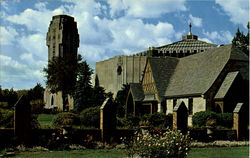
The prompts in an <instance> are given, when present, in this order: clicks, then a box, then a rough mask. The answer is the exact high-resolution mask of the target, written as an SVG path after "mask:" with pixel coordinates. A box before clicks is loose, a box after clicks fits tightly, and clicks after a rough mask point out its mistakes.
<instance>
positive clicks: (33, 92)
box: [28, 83, 44, 100]
mask: <svg viewBox="0 0 250 158" xmlns="http://www.w3.org/2000/svg"><path fill="white" fill-rule="evenodd" d="M43 92H44V88H43V87H42V85H41V84H40V83H37V84H36V86H35V87H34V88H32V89H30V90H29V91H28V97H29V98H30V100H38V99H40V100H43Z"/></svg>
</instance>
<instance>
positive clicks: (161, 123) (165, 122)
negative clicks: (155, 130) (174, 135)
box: [117, 113, 173, 128]
mask: <svg viewBox="0 0 250 158" xmlns="http://www.w3.org/2000/svg"><path fill="white" fill-rule="evenodd" d="M172 120H173V115H172V114H168V115H165V114H163V113H153V114H146V115H143V116H141V117H139V116H134V115H128V116H127V118H125V117H124V118H117V126H118V127H126V128H134V127H139V124H140V122H148V126H150V127H160V128H166V127H169V128H172Z"/></svg>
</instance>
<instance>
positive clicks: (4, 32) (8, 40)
mask: <svg viewBox="0 0 250 158" xmlns="http://www.w3.org/2000/svg"><path fill="white" fill-rule="evenodd" d="M16 36H18V33H17V32H16V30H15V29H14V28H12V27H10V26H8V27H3V26H0V43H1V45H11V44H13V42H14V41H15V38H16Z"/></svg>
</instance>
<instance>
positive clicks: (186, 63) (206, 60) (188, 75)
mask: <svg viewBox="0 0 250 158" xmlns="http://www.w3.org/2000/svg"><path fill="white" fill-rule="evenodd" d="M230 54H231V45H227V46H222V47H219V48H217V49H212V50H209V51H208V52H204V53H199V54H195V55H191V56H188V57H184V58H181V60H180V62H179V63H178V65H177V67H176V71H175V73H174V75H173V76H172V78H171V80H170V83H169V86H168V87H167V90H166V92H165V96H166V97H170V96H171V97H173V96H182V95H187V96H188V95H201V94H204V93H205V92H206V91H207V90H208V89H209V88H210V87H211V85H212V84H213V83H214V82H215V80H216V79H217V77H218V76H219V74H220V73H221V71H222V70H223V68H224V67H225V65H226V63H227V61H228V60H229V58H230Z"/></svg>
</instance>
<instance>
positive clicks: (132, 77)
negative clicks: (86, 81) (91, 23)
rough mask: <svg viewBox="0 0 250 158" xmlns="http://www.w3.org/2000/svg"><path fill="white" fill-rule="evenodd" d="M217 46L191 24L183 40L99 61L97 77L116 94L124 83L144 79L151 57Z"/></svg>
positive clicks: (192, 51) (194, 51)
mask: <svg viewBox="0 0 250 158" xmlns="http://www.w3.org/2000/svg"><path fill="white" fill-rule="evenodd" d="M216 47H217V45H216V44H211V43H207V42H204V41H201V40H199V39H198V36H197V35H194V34H192V32H191V24H190V25H189V33H188V35H185V36H183V37H182V40H181V41H177V42H174V43H171V44H167V45H163V46H159V47H149V48H148V50H145V51H142V52H139V53H136V54H134V55H130V56H124V55H120V56H115V57H113V58H110V59H107V60H104V61H100V62H97V63H96V65H95V77H96V78H98V80H99V84H100V86H102V87H104V88H105V90H106V92H112V93H113V94H114V96H116V93H117V92H118V91H119V90H121V89H122V86H123V84H127V83H139V82H140V81H141V80H142V76H143V71H144V68H145V65H146V62H147V59H148V58H149V57H160V58H166V57H175V58H183V57H186V56H189V55H192V54H199V53H202V52H206V51H208V50H210V49H213V48H216ZM176 60H177V59H176ZM93 81H94V80H93Z"/></svg>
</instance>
